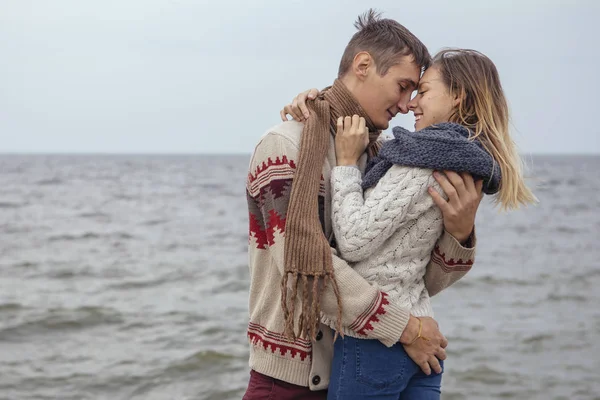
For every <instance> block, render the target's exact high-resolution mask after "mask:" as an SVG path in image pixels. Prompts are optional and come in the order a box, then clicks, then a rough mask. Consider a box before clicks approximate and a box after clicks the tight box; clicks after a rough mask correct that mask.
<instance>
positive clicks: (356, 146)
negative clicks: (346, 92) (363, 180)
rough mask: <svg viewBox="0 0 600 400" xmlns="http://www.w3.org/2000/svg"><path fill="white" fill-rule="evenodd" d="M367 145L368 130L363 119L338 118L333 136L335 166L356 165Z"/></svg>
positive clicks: (357, 117) (355, 117)
mask: <svg viewBox="0 0 600 400" xmlns="http://www.w3.org/2000/svg"><path fill="white" fill-rule="evenodd" d="M368 145H369V129H368V128H367V123H366V121H365V119H364V118H363V117H359V116H358V115H353V116H352V117H344V118H342V117H339V118H338V120H337V133H336V135H335V156H336V159H337V165H340V166H341V165H357V164H358V159H359V158H360V156H361V155H362V154H363V153H364V152H365V149H366V148H367V146H368Z"/></svg>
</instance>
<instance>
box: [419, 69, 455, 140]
mask: <svg viewBox="0 0 600 400" xmlns="http://www.w3.org/2000/svg"><path fill="white" fill-rule="evenodd" d="M458 104H459V100H458V98H457V97H456V96H454V95H453V94H451V93H450V91H449V88H448V86H446V84H445V83H444V81H443V80H442V77H441V75H440V73H439V71H438V69H437V68H436V67H430V68H428V69H427V71H425V73H424V74H423V76H422V77H421V80H420V81H419V88H418V89H417V95H416V96H415V97H413V99H412V100H411V101H410V102H409V103H408V109H409V110H411V111H412V112H413V113H414V115H415V130H417V131H418V130H421V129H423V128H426V127H428V126H431V125H433V124H439V123H441V122H448V121H449V120H450V117H451V116H452V113H453V112H454V110H455V108H456V107H457V106H458Z"/></svg>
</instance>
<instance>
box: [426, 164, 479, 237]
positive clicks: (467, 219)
mask: <svg viewBox="0 0 600 400" xmlns="http://www.w3.org/2000/svg"><path fill="white" fill-rule="evenodd" d="M433 176H434V178H435V180H436V181H438V183H439V184H440V186H441V187H442V189H443V190H444V192H446V195H448V201H446V200H444V198H443V197H442V196H441V195H440V194H439V193H438V192H437V191H436V190H435V189H434V188H431V187H430V188H429V194H430V195H431V197H433V201H434V202H435V204H437V205H438V207H439V208H440V209H441V210H442V215H443V217H444V229H445V230H446V232H448V233H449V234H451V235H452V236H454V238H456V240H458V241H459V242H460V243H461V244H463V245H464V244H466V242H467V241H468V239H469V237H471V234H472V233H473V229H475V216H476V214H477V209H478V208H479V204H480V203H481V199H482V198H483V194H482V188H483V181H482V180H478V181H477V182H475V181H474V179H473V176H471V175H470V174H467V173H460V174H458V173H456V172H452V171H444V173H443V174H442V173H440V172H437V171H436V172H434V174H433ZM469 247H470V246H469Z"/></svg>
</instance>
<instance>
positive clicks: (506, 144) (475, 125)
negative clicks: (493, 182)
mask: <svg viewBox="0 0 600 400" xmlns="http://www.w3.org/2000/svg"><path fill="white" fill-rule="evenodd" d="M432 67H433V68H436V69H437V70H438V72H439V73H440V75H441V76H442V79H443V80H444V83H445V84H446V85H447V86H448V88H449V90H450V93H452V94H454V95H456V96H458V97H459V99H460V103H459V105H458V107H457V109H456V110H455V112H454V114H453V115H452V116H451V118H450V122H455V123H458V124H461V125H463V126H465V127H467V128H469V129H470V130H471V131H472V132H473V135H472V137H471V139H476V138H477V139H479V140H480V141H481V143H482V144H483V146H484V147H485V149H486V150H487V151H488V152H489V153H490V154H491V156H492V158H493V159H494V161H495V162H497V163H498V165H499V167H500V171H501V173H502V180H501V183H500V190H499V192H498V193H497V194H496V195H495V198H494V200H495V202H496V204H499V205H500V207H501V209H502V210H508V209H517V208H519V207H520V206H521V205H527V204H531V203H536V202H537V198H536V197H535V195H534V194H533V192H532V191H531V190H530V189H529V188H528V187H527V186H526V185H525V180H524V178H523V172H522V171H523V162H522V160H521V157H520V156H519V153H518V151H517V146H516V145H515V143H514V141H513V140H512V138H511V136H510V133H509V115H508V114H509V113H508V104H507V102H506V97H505V96H504V91H503V90H502V85H501V84H500V76H499V74H498V70H497V69H496V66H495V65H494V63H493V62H492V60H490V59H489V58H488V57H487V56H485V55H484V54H482V53H480V52H478V51H475V50H469V49H445V50H442V51H440V52H439V53H438V54H436V55H435V57H434V58H433V64H432Z"/></svg>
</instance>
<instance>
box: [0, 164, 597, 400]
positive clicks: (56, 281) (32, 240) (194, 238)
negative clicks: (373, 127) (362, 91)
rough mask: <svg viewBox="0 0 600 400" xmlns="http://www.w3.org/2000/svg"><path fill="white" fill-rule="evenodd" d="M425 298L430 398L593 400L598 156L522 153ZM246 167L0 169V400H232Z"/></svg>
mask: <svg viewBox="0 0 600 400" xmlns="http://www.w3.org/2000/svg"><path fill="white" fill-rule="evenodd" d="M525 161H526V164H527V172H526V174H527V179H528V182H529V184H530V185H531V186H532V187H533V189H534V192H535V194H536V195H537V197H538V198H539V204H537V205H536V206H530V207H527V208H524V209H521V210H519V211H514V212H508V213H507V212H501V211H499V210H498V209H497V208H496V207H494V205H493V203H492V202H491V201H489V200H484V202H483V204H482V205H481V207H480V209H479V213H478V216H477V221H476V231H477V238H478V242H477V258H476V263H475V266H474V267H473V269H472V270H471V272H469V274H467V276H466V277H465V278H463V279H462V280H461V281H459V282H458V283H457V284H456V285H454V286H453V287H451V288H449V289H447V290H446V291H445V292H443V293H441V294H439V295H438V296H436V297H434V298H433V300H432V301H433V307H434V310H435V313H436V319H437V320H438V322H439V324H440V328H441V330H442V332H443V333H444V334H445V335H446V336H447V338H448V339H449V346H448V359H447V361H446V364H445V373H444V378H443V387H442V399H444V400H459V399H528V400H529V399H544V400H547V399H554V400H559V399H564V400H574V399H582V400H584V399H589V400H592V399H596V400H598V399H600V174H599V173H598V171H599V170H600V156H573V155H551V156H550V155H547V156H541V155H540V156H528V157H526V158H525ZM248 162H249V155H85V154H79V155H59V154H54V155H41V154H38V155H19V154H4V155H0V399H1V400H46V399H60V400H87V399H98V400H101V399H110V400H120V399H123V400H125V399H127V400H129V399H131V400H134V399H135V400H141V399H144V400H191V399H197V400H228V399H241V397H242V395H243V393H244V391H245V388H246V385H247V383H248V378H249V368H248V343H247V339H246V327H247V323H248V284H249V274H248V264H247V245H248V215H247V209H246V197H245V178H246V174H247V167H248Z"/></svg>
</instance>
